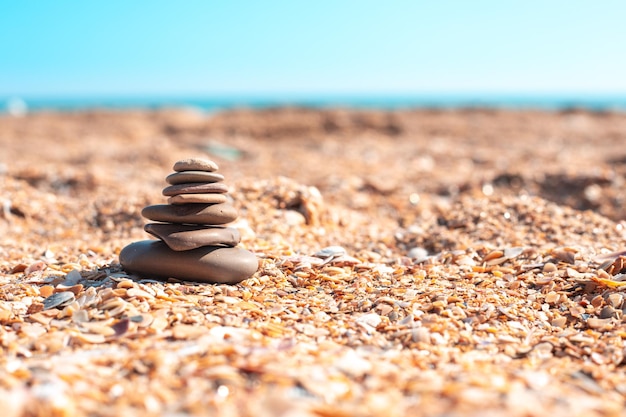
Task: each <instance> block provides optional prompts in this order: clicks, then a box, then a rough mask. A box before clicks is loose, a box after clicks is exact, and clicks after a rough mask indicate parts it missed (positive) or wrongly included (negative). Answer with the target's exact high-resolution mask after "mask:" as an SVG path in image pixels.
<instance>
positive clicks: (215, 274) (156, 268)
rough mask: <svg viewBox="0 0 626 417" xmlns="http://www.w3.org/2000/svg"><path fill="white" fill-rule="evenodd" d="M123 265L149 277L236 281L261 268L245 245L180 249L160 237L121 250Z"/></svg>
mask: <svg viewBox="0 0 626 417" xmlns="http://www.w3.org/2000/svg"><path fill="white" fill-rule="evenodd" d="M120 263H121V264H122V267H123V268H124V269H125V270H126V271H128V272H132V273H134V274H137V275H140V276H142V277H145V278H161V279H167V278H176V279H179V280H182V281H196V282H204V283H220V284H236V283H238V282H241V281H243V280H244V279H246V278H249V277H251V276H252V275H253V274H254V273H255V272H256V270H257V269H258V267H259V261H258V259H257V257H256V256H255V255H254V254H253V253H252V252H249V251H247V250H245V249H242V248H225V247H213V246H205V247H202V248H198V249H193V250H188V251H183V252H176V251H173V250H172V249H170V248H169V247H168V246H167V245H166V244H165V243H164V242H161V241H160V240H143V241H140V242H135V243H131V244H130V245H128V246H126V247H125V248H124V249H122V252H120Z"/></svg>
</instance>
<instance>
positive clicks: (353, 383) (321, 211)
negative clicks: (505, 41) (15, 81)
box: [0, 108, 626, 417]
mask: <svg viewBox="0 0 626 417" xmlns="http://www.w3.org/2000/svg"><path fill="white" fill-rule="evenodd" d="M625 144H626V114H624V113H618V112H615V113H613V112H603V113H591V112H585V111H579V110H571V111H562V112H539V111H504V110H406V111H396V112H380V111H357V110H308V109H293V108H286V109H267V110H257V111H253V110H237V111H230V112H224V113H218V114H213V115H203V114H200V113H198V112H196V111H192V110H160V111H153V112H147V111H120V112H111V111H90V112H82V113H37V114H31V115H27V116H25V117H10V116H7V115H5V116H0V191H1V192H0V352H1V355H0V364H1V366H0V409H2V410H3V415H4V416H5V417H12V416H44V415H45V416H50V415H54V416H71V415H92V416H119V415H138V416H139V415H167V416H183V415H225V416H231V415H233V416H234V415H243V416H285V417H287V416H289V417H295V416H344V415H345V416H380V415H385V416H405V415H406V416H546V415H550V416H567V417H573V416H586V417H589V416H618V415H624V409H626V372H625V370H626V350H625V347H624V340H625V339H626V325H625V321H626V319H625V318H624V312H626V302H625V301H624V298H625V296H626V279H625V277H626V276H625V275H624V274H623V273H624V272H626V253H625V252H621V253H620V251H624V250H626V239H625V237H626V222H625V220H626V204H625V202H626V190H625V178H626V177H625V176H626V147H625ZM193 156H200V157H206V158H210V159H213V160H215V161H216V162H217V163H218V164H219V165H220V172H222V173H223V174H224V175H225V177H226V182H227V183H228V184H229V185H230V186H231V195H232V196H233V197H234V201H235V205H236V206H237V208H238V209H239V213H240V217H239V220H238V221H237V223H236V226H237V227H239V228H240V230H241V232H242V236H243V239H242V243H241V246H242V247H245V248H246V249H248V250H250V251H252V252H254V253H255V254H256V255H257V256H258V258H259V260H260V268H259V271H258V272H257V273H256V274H255V275H254V276H253V277H252V278H251V279H249V280H246V281H244V282H243V283H241V284H238V285H234V286H228V285H197V284H193V283H186V282H175V281H172V282H165V283H164V282H159V281H155V280H151V279H149V277H143V278H139V277H135V276H132V275H130V274H128V273H126V272H125V271H123V270H122V269H121V268H120V266H119V263H118V259H117V255H118V253H119V251H120V250H121V248H122V247H124V246H125V245H127V244H129V243H131V242H133V241H136V240H142V239H147V238H148V236H147V235H146V234H145V233H144V232H143V229H142V228H143V224H144V220H143V219H142V218H141V216H140V211H141V209H142V208H143V207H144V206H145V205H148V204H157V203H163V202H165V198H164V197H163V196H162V195H161V190H162V188H163V187H164V186H165V181H164V178H165V176H167V175H168V174H169V173H170V172H171V171H172V165H173V163H174V162H175V161H177V160H179V159H184V158H188V157H193ZM328 246H341V247H342V248H344V249H345V251H346V255H345V256H342V257H338V258H323V257H320V256H317V257H316V256H314V255H315V254H316V253H317V252H319V251H320V250H322V249H324V248H326V247H328ZM68 293H69V294H73V296H72V295H69V294H68ZM55 294H62V295H61V296H55ZM51 297H52V298H51ZM55 297H56V298H55ZM60 297H67V302H66V303H65V304H59V305H56V306H54V303H53V301H55V300H56V299H58V298H60Z"/></svg>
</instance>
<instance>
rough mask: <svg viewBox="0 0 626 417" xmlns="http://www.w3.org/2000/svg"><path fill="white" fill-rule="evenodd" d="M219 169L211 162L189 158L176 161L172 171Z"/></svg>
mask: <svg viewBox="0 0 626 417" xmlns="http://www.w3.org/2000/svg"><path fill="white" fill-rule="evenodd" d="M218 169H219V167H218V166H217V164H216V163H215V162H213V161H209V160H207V159H200V158H189V159H183V160H181V161H178V162H176V163H175V164H174V171H177V172H180V171H207V172H213V171H217V170H218Z"/></svg>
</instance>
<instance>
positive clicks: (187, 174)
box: [165, 171, 224, 185]
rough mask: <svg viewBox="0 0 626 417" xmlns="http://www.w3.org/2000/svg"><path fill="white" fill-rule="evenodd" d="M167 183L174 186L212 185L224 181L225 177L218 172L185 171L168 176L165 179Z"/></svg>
mask: <svg viewBox="0 0 626 417" xmlns="http://www.w3.org/2000/svg"><path fill="white" fill-rule="evenodd" d="M165 181H167V183H168V184H172V185H177V184H185V183H197V182H209V183H211V182H221V181H224V176H223V175H222V174H218V173H217V172H205V171H183V172H175V173H173V174H170V175H168V176H167V177H165Z"/></svg>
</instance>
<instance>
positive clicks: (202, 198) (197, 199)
mask: <svg viewBox="0 0 626 417" xmlns="http://www.w3.org/2000/svg"><path fill="white" fill-rule="evenodd" d="M227 201H228V197H227V196H226V194H178V195H174V196H171V197H170V198H168V199H167V204H188V203H204V204H217V203H225V202H227Z"/></svg>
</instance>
